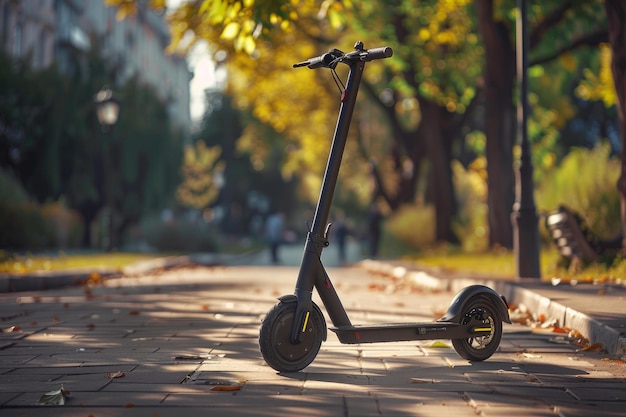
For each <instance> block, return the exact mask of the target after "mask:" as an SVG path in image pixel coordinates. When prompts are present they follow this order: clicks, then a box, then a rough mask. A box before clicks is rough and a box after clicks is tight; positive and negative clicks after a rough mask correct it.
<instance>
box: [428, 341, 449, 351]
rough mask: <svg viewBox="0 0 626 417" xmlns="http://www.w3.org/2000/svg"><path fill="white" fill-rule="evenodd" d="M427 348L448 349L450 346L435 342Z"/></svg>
mask: <svg viewBox="0 0 626 417" xmlns="http://www.w3.org/2000/svg"><path fill="white" fill-rule="evenodd" d="M428 347H431V348H437V349H449V348H450V345H449V344H447V343H444V342H442V341H440V340H436V341H434V342H433V343H432V344H431V345H430V346H428Z"/></svg>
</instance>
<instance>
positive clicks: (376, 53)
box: [365, 46, 393, 61]
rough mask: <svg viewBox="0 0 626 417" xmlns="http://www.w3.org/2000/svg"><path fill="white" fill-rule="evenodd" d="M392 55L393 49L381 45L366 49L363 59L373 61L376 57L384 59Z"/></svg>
mask: <svg viewBox="0 0 626 417" xmlns="http://www.w3.org/2000/svg"><path fill="white" fill-rule="evenodd" d="M392 56H393V49H391V47H390V46H382V47H380V48H372V49H368V50H367V56H366V58H365V61H374V60H376V59H385V58H390V57H392Z"/></svg>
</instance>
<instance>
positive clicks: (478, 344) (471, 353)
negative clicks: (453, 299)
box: [452, 296, 502, 362]
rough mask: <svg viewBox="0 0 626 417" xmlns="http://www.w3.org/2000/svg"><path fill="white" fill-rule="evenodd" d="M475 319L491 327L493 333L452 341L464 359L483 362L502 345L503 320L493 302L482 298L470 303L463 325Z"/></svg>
mask: <svg viewBox="0 0 626 417" xmlns="http://www.w3.org/2000/svg"><path fill="white" fill-rule="evenodd" d="M473 318H478V319H479V323H482V324H484V325H488V326H489V327H491V332H490V333H489V334H487V335H485V336H476V337H470V338H466V339H452V346H454V350H456V352H457V353H458V354H459V356H461V357H462V358H464V359H467V360H470V361H474V362H481V361H484V360H485V359H488V358H490V357H491V355H493V354H494V353H495V351H496V350H497V349H498V346H499V345H500V340H501V339H502V318H501V317H500V314H499V312H498V309H497V308H496V306H494V305H493V302H492V301H491V300H489V299H488V298H485V297H482V296H478V297H474V298H472V299H471V300H469V301H468V303H467V306H466V308H465V313H464V314H463V320H462V323H463V324H466V323H469V321H470V320H472V319H473ZM475 322H476V321H475Z"/></svg>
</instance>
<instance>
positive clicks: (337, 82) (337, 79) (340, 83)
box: [330, 68, 346, 94]
mask: <svg viewBox="0 0 626 417" xmlns="http://www.w3.org/2000/svg"><path fill="white" fill-rule="evenodd" d="M330 72H331V73H332V74H333V81H334V82H335V85H336V86H337V88H338V89H339V93H340V94H343V93H344V91H346V86H345V85H344V84H343V81H341V78H340V77H339V75H338V74H337V71H335V69H334V68H331V69H330Z"/></svg>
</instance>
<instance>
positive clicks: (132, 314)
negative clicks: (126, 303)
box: [128, 310, 141, 316]
mask: <svg viewBox="0 0 626 417" xmlns="http://www.w3.org/2000/svg"><path fill="white" fill-rule="evenodd" d="M128 314H129V315H131V316H138V315H140V314H141V313H140V312H139V311H137V310H131V311H129V312H128Z"/></svg>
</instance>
